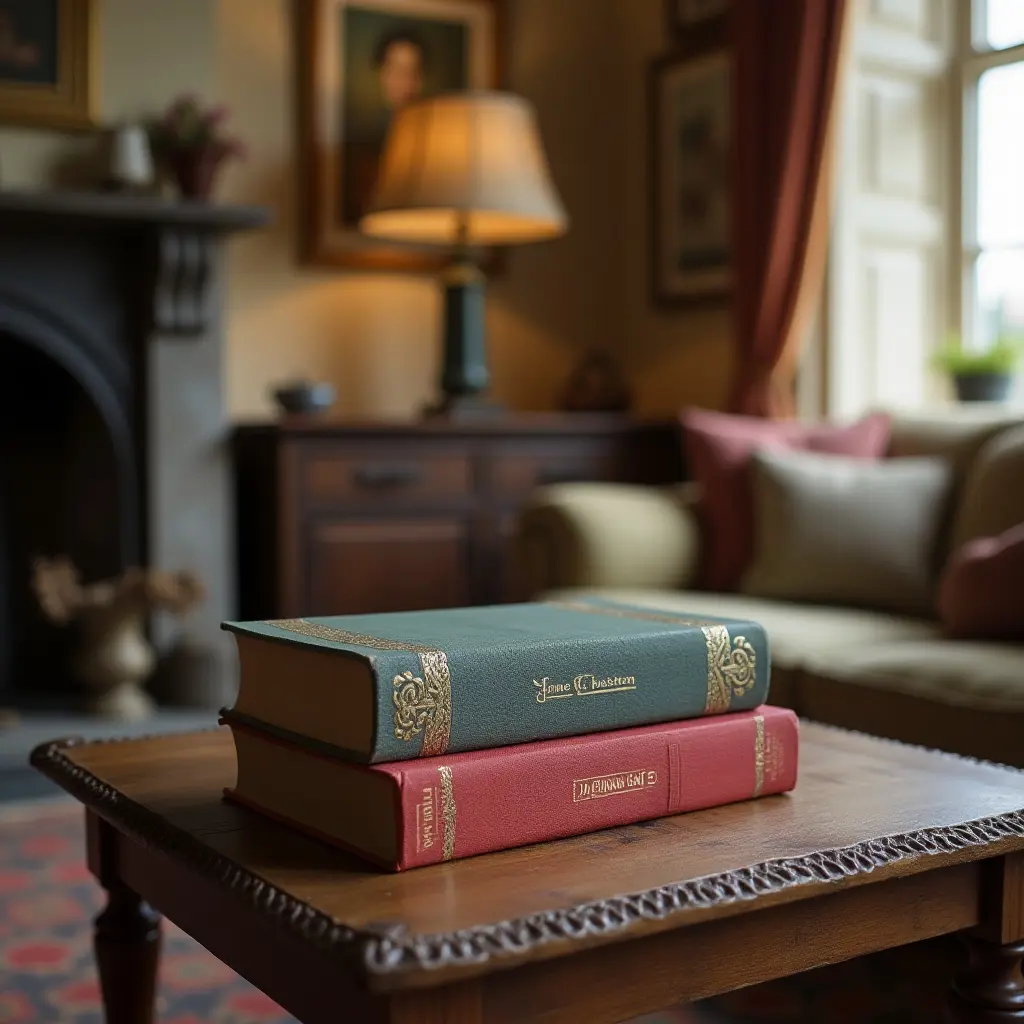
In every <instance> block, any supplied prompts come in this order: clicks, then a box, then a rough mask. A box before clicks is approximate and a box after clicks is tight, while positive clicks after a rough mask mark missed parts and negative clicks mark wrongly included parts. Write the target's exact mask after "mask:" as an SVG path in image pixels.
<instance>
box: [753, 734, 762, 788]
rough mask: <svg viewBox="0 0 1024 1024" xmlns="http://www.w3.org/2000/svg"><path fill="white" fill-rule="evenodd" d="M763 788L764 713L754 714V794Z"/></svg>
mask: <svg viewBox="0 0 1024 1024" xmlns="http://www.w3.org/2000/svg"><path fill="white" fill-rule="evenodd" d="M763 789H764V715H754V796H760V795H761V790H763Z"/></svg>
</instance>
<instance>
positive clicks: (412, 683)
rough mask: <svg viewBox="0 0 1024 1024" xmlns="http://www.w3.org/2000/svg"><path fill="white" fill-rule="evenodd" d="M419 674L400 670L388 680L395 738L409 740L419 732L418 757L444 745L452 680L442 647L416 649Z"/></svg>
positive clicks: (434, 753) (442, 749)
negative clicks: (419, 650) (438, 648)
mask: <svg viewBox="0 0 1024 1024" xmlns="http://www.w3.org/2000/svg"><path fill="white" fill-rule="evenodd" d="M420 670H421V675H415V674H413V673H412V672H402V673H400V674H399V675H397V676H395V678H394V679H393V680H392V685H393V687H394V692H393V695H392V702H393V703H394V706H395V739H398V740H403V741H405V742H409V741H411V740H412V739H414V738H415V737H416V736H419V735H421V734H422V736H423V743H422V746H421V748H420V756H421V757H437V756H438V755H440V754H443V753H445V751H446V750H447V749H448V740H449V737H450V735H451V728H452V681H451V673H450V672H449V669H448V658H447V656H446V655H445V653H444V651H422V652H420Z"/></svg>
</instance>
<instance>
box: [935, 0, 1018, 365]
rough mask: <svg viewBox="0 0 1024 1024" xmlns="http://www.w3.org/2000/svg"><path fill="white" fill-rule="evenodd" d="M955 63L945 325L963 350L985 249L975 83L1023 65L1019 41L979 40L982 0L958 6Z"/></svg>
mask: <svg viewBox="0 0 1024 1024" xmlns="http://www.w3.org/2000/svg"><path fill="white" fill-rule="evenodd" d="M957 7H958V14H959V19H958V25H957V45H956V56H955V61H956V64H957V65H958V67H959V72H960V74H959V81H958V87H959V94H960V96H959V102H958V103H956V104H954V109H956V110H958V111H959V117H958V119H957V121H958V123H957V124H956V126H955V129H954V131H953V133H952V135H953V140H954V145H955V146H956V150H957V151H958V152H959V159H954V161H953V163H954V166H955V167H956V171H957V175H958V177H959V181H958V182H956V183H955V184H956V185H957V186H959V187H954V188H953V189H952V190H951V199H952V204H951V205H952V210H951V214H952V218H951V219H952V224H951V232H952V233H951V238H950V242H951V245H950V251H951V253H952V254H953V261H954V263H955V267H954V271H953V281H952V282H951V283H952V288H951V289H950V296H951V297H952V299H953V302H952V303H951V306H952V307H953V308H951V309H950V311H949V316H950V326H951V327H953V328H954V329H955V330H957V331H958V332H959V333H960V337H961V338H962V344H963V346H964V347H965V348H976V347H979V339H978V337H977V328H978V319H979V318H978V309H977V302H976V299H977V294H976V292H977V289H976V286H975V281H976V266H977V262H978V259H979V257H980V256H981V255H982V253H983V252H985V251H986V250H985V249H984V248H983V247H982V246H981V245H980V243H979V242H978V82H979V80H980V79H981V76H982V75H983V74H984V73H985V72H986V71H989V70H991V69H992V68H998V67H1005V66H1006V65H1008V64H1018V63H1024V42H1020V43H1017V44H1015V45H1014V46H1007V47H1004V48H1003V49H1001V50H996V49H993V48H992V47H991V46H989V44H988V42H987V41H986V38H985V35H986V34H985V25H986V22H987V20H988V19H987V7H988V2H987V0H968V2H967V3H965V4H958V5H957Z"/></svg>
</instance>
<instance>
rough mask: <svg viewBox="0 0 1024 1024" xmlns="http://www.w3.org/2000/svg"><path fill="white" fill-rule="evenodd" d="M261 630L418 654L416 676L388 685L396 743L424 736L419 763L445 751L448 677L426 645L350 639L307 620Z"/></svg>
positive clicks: (273, 622)
mask: <svg viewBox="0 0 1024 1024" xmlns="http://www.w3.org/2000/svg"><path fill="white" fill-rule="evenodd" d="M264 625H267V626H274V627H275V628H276V629H282V630H285V631H287V632H289V633H298V634H299V635H300V636H308V637H310V638H311V639H314V640H327V641H329V642H330V643H336V644H352V645H354V646H356V647H369V648H370V649H371V650H374V651H409V652H411V653H413V654H418V655H419V659H420V674H419V675H416V674H415V673H413V672H402V673H400V674H399V675H397V676H395V677H394V679H393V680H392V685H393V687H394V689H393V692H392V702H393V703H394V706H395V717H394V721H395V739H398V740H404V741H405V742H407V743H408V742H411V741H412V740H414V739H415V738H416V737H417V736H420V735H422V736H423V743H422V746H421V748H420V757H437V756H438V755H439V754H443V753H445V751H446V750H447V749H448V740H449V738H450V736H451V730H452V677H451V672H450V670H449V668H448V656H447V655H446V654H445V653H444V651H438V650H436V649H435V648H433V647H427V646H426V645H425V644H417V643H412V642H410V641H408V640H388V639H385V638H384V637H379V636H370V635H369V634H367V633H351V632H349V631H348V630H346V629H336V628H335V627H334V626H325V625H324V624H323V623H320V622H310V621H309V620H308V619H268V620H267V621H266V622H265V623H264Z"/></svg>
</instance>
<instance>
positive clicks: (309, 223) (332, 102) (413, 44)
mask: <svg viewBox="0 0 1024 1024" xmlns="http://www.w3.org/2000/svg"><path fill="white" fill-rule="evenodd" d="M0 2H2V0H0ZM299 10H300V15H299V16H300V19H301V24H300V32H301V40H300V41H301V44H302V45H301V56H302V62H301V64H300V69H301V72H302V80H301V82H300V86H301V88H300V97H299V104H300V110H299V114H300V117H299V121H300V129H301V138H300V148H301V165H302V171H303V188H302V200H303V206H304V209H303V222H304V223H303V237H302V250H303V256H304V258H305V260H306V261H307V262H309V263H314V264H327V265H333V266H348V267H366V268H379V269H396V270H432V269H436V268H437V267H439V266H441V265H442V260H443V254H438V253H437V252H436V251H431V250H429V249H425V248H420V249H416V248H415V247H408V246H401V247H399V246H388V245H381V243H379V242H376V241H372V240H370V239H367V238H364V237H363V236H361V235H360V234H359V232H358V230H357V228H358V224H359V220H360V218H361V217H362V215H363V212H364V211H365V209H366V206H367V203H368V201H369V199H370V197H371V195H372V192H373V187H374V184H375V182H376V177H377V169H378V165H379V162H380V156H381V152H382V150H383V148H384V140H385V137H386V135H387V131H388V126H389V124H390V122H391V118H392V117H393V115H394V113H395V112H396V111H397V110H399V109H400V108H401V107H402V106H404V105H405V104H406V103H409V102H411V101H413V100H416V99H420V98H425V97H429V96H433V95H436V94H438V93H442V92H449V91H452V90H460V89H485V88H493V87H494V86H495V85H496V84H497V77H498V75H497V54H498V32H499V24H498V3H497V0H303V2H302V3H301V5H300V8H299Z"/></svg>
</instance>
